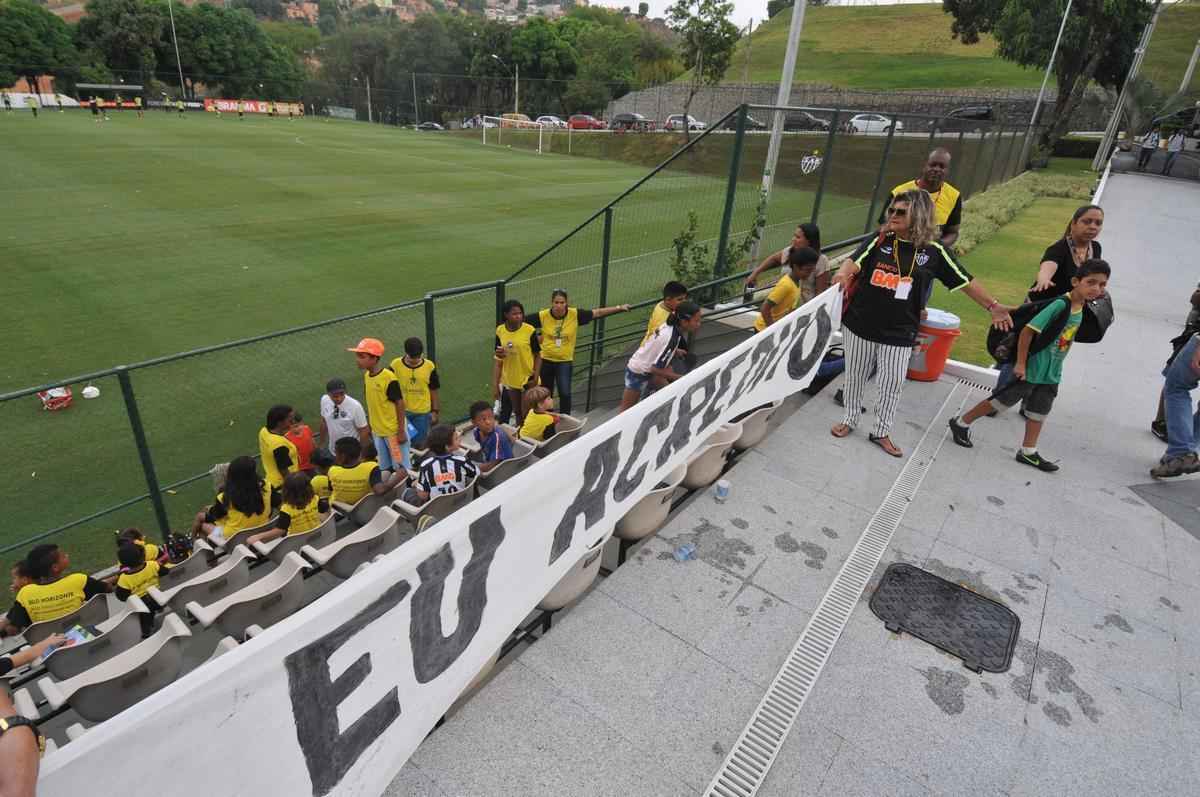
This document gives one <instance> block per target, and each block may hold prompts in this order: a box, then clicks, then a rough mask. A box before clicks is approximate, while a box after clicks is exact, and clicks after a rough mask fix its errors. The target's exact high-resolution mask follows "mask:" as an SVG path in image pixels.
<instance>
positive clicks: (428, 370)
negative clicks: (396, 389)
mask: <svg viewBox="0 0 1200 797" xmlns="http://www.w3.org/2000/svg"><path fill="white" fill-rule="evenodd" d="M436 368H437V366H436V365H434V364H433V360H427V359H424V358H422V359H421V364H420V365H418V366H416V367H415V368H413V367H410V366H409V365H407V364H405V362H404V358H403V357H397V358H396V359H394V360H392V372H393V373H394V374H396V381H398V382H399V383H400V392H401V393H403V394H404V409H405V411H406V412H415V413H426V412H429V411H430V410H432V409H433V394H432V393H431V392H430V387H429V384H430V381H431V380H432V379H433V372H434V370H435V369H436Z"/></svg>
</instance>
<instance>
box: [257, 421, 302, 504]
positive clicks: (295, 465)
mask: <svg viewBox="0 0 1200 797" xmlns="http://www.w3.org/2000/svg"><path fill="white" fill-rule="evenodd" d="M280 447H282V448H286V449H287V452H288V456H290V457H291V458H292V464H291V465H290V466H288V469H287V472H288V473H295V472H296V471H297V470H299V469H300V464H299V463H300V455H299V454H298V453H297V452H296V445H295V444H294V443H293V442H292V441H291V440H288V439H287V438H286V437H284V436H283V435H281V434H275V433H274V432H271V431H269V430H268V429H267V427H265V426H264V427H262V428H261V429H259V430H258V453H259V456H261V457H262V464H263V470H265V471H266V472H267V484H269V485H271V486H272V487H274V488H276V489H279V488H280V487H282V486H283V477H284V476H285V475H286V474H283V473H280V472H279V466H278V465H276V464H275V449H277V448H280Z"/></svg>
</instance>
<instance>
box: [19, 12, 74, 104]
mask: <svg viewBox="0 0 1200 797" xmlns="http://www.w3.org/2000/svg"><path fill="white" fill-rule="evenodd" d="M78 63H79V57H78V53H77V52H76V50H75V47H74V45H73V43H72V42H71V31H70V29H69V28H68V27H67V24H66V23H65V22H63V21H62V20H61V19H59V18H58V17H56V16H55V15H54V14H52V13H50V12H49V11H47V10H46V9H45V8H43V7H42V6H40V5H36V4H34V3H31V2H29V0H0V83H2V84H3V85H5V86H11V85H12V84H14V83H16V82H17V80H18V79H20V78H22V77H23V78H25V79H26V80H28V81H29V82H30V85H34V84H35V83H36V81H37V78H38V76H39V75H46V74H50V75H54V76H55V77H56V78H60V79H64V80H67V81H70V80H71V79H73V78H74V76H75V74H76V68H77V66H78Z"/></svg>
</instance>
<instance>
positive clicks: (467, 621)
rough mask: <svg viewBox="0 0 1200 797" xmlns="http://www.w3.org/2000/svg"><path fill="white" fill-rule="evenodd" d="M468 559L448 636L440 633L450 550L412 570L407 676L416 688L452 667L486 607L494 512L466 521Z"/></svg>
mask: <svg viewBox="0 0 1200 797" xmlns="http://www.w3.org/2000/svg"><path fill="white" fill-rule="evenodd" d="M469 536H470V539H471V558H470V559H469V560H468V561H467V564H466V566H464V567H463V574H462V585H461V586H460V587H459V588H458V625H457V626H455V628H454V633H452V634H451V635H450V636H445V635H444V634H443V633H442V597H443V594H444V591H445V587H446V576H448V575H450V571H451V570H453V569H454V554H453V553H452V552H451V551H450V545H449V544H446V545H443V546H442V547H441V548H439V549H438V550H437V552H436V553H434V554H432V555H431V556H430V557H429V558H428V559H426V560H425V561H424V562H421V564H419V565H417V575H419V576H420V577H421V583H420V585H419V586H418V587H417V591H416V592H414V593H413V598H412V620H411V621H410V622H409V625H408V638H409V640H410V641H411V643H412V657H413V673H414V674H415V675H416V676H417V683H420V684H427V683H429V682H430V681H432V680H433V679H434V678H437V677H438V676H439V675H441V674H442V673H443V672H445V671H446V668H447V667H449V666H450V665H451V664H453V663H454V662H455V661H456V660H457V659H458V657H459V656H460V655H462V652H463V651H464V650H466V649H467V645H469V644H471V640H472V639H474V638H475V632H476V631H478V630H479V624H480V622H482V620H483V607H485V606H487V577H488V570H490V569H491V567H492V559H494V558H495V556H496V549H497V548H499V547H500V543H502V542H504V526H503V525H502V524H501V523H500V507H496V508H495V509H493V510H492V511H491V512H488V513H487V514H486V515H484V516H483V517H481V518H477V519H475V520H473V521H471V529H470V532H469Z"/></svg>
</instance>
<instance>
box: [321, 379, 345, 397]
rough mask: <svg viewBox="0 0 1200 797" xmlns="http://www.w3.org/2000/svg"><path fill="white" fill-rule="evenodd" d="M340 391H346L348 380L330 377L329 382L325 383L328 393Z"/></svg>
mask: <svg viewBox="0 0 1200 797" xmlns="http://www.w3.org/2000/svg"><path fill="white" fill-rule="evenodd" d="M338 391H341V392H343V393H345V392H346V380H345V379H340V378H338V377H336V376H335V377H334V378H333V379H330V380H329V381H328V382H326V383H325V392H326V393H337V392H338Z"/></svg>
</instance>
